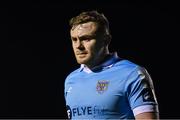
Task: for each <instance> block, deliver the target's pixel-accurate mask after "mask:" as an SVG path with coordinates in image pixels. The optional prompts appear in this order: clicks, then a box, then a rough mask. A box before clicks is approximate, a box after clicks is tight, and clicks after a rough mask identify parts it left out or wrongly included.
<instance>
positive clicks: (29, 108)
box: [0, 0, 180, 119]
mask: <svg viewBox="0 0 180 120" xmlns="http://www.w3.org/2000/svg"><path fill="white" fill-rule="evenodd" d="M0 8H1V11H0V12H1V24H0V26H1V29H2V32H1V37H2V39H1V42H3V43H4V44H2V48H3V49H2V54H1V60H2V61H3V62H1V66H2V67H1V69H2V72H1V82H2V84H1V85H2V87H1V89H2V90H1V91H2V93H1V100H2V102H1V103H0V118H48V119H53V118H58V119H60V118H62V119H63V118H67V116H66V110H65V101H64V80H65V78H66V76H67V75H68V74H69V73H70V72H71V71H72V70H74V69H76V68H78V67H79V65H78V64H77V63H76V61H75V58H74V55H73V51H72V48H71V41H70V36H69V26H68V22H69V19H70V18H71V17H73V16H75V15H77V14H79V13H80V12H82V11H85V10H97V11H99V12H101V13H104V15H105V16H106V17H107V18H108V20H109V22H110V29H111V34H112V42H111V44H110V50H111V51H112V52H113V51H117V52H118V55H119V56H120V57H122V58H125V59H129V60H131V61H133V62H135V63H137V64H139V65H142V66H144V67H145V68H146V69H147V70H148V71H149V73H150V75H151V77H152V79H153V82H154V86H155V90H156V91H155V92H156V95H157V99H158V102H159V110H160V117H161V118H169V119H171V118H180V112H179V108H180V102H179V101H180V98H179V84H178V83H179V81H178V80H179V78H178V74H179V70H178V68H179V51H178V50H179V44H178V40H179V39H180V38H179V24H180V22H179V21H180V16H179V15H180V13H179V5H178V4H177V2H175V1H157V0H149V1H133V2H130V1H117V0H111V1H109V0H98V1H95V0H86V1H85V0H84V1H83V0H59V1H58V0H43V1H6V2H4V3H1V4H0Z"/></svg>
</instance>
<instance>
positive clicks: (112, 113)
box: [65, 11, 159, 119]
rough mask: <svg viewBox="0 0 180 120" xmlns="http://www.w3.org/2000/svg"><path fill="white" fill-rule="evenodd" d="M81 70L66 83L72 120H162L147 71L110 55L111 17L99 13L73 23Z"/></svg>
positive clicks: (88, 15) (112, 54) (84, 14)
mask: <svg viewBox="0 0 180 120" xmlns="http://www.w3.org/2000/svg"><path fill="white" fill-rule="evenodd" d="M70 26H71V30H70V35H71V40H72V47H73V51H74V54H75V57H76V60H77V63H78V64H80V65H81V67H80V68H78V69H77V70H75V71H73V72H72V73H71V74H70V75H68V77H67V78H66V81H65V100H66V105H67V113H68V117H69V118H70V119H108V118H109V119H158V116H159V115H158V103H157V100H156V96H155V93H154V88H153V83H152V80H151V78H150V76H149V74H148V73H147V71H146V70H145V68H143V67H140V66H139V65H137V64H135V63H132V62H130V61H128V60H124V59H121V58H119V57H118V56H117V54H116V52H115V53H110V52H109V50H108V45H109V43H110V40H111V35H110V31H109V23H108V20H107V18H106V17H105V16H104V15H103V14H100V13H98V12H97V11H87V12H82V13H81V14H80V15H78V16H76V17H74V18H72V19H71V20H70Z"/></svg>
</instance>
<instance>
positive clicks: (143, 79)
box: [126, 67, 158, 115]
mask: <svg viewBox="0 0 180 120" xmlns="http://www.w3.org/2000/svg"><path fill="white" fill-rule="evenodd" d="M126 87H127V97H128V100H129V104H130V107H131V109H132V110H133V113H134V115H137V114H140V113H143V112H158V103H157V99H156V96H155V90H154V86H153V81H152V79H151V77H150V75H149V74H148V72H147V70H146V69H145V68H142V67H137V68H136V69H135V70H134V71H133V72H132V73H131V74H130V75H129V77H128V80H127V84H126Z"/></svg>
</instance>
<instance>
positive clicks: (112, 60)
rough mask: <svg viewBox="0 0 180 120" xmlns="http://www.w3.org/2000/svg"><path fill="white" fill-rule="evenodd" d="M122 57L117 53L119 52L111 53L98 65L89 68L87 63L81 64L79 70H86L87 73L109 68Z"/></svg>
mask: <svg viewBox="0 0 180 120" xmlns="http://www.w3.org/2000/svg"><path fill="white" fill-rule="evenodd" d="M119 60H120V58H119V57H118V55H117V52H115V53H112V54H110V57H109V58H108V59H107V60H106V61H105V62H103V63H101V64H100V65H98V66H95V67H93V68H92V69H90V68H88V67H87V66H86V65H84V64H81V66H80V69H79V72H81V71H84V72H86V73H92V72H95V71H99V70H103V69H107V68H110V67H112V66H113V64H114V63H116V62H117V61H119Z"/></svg>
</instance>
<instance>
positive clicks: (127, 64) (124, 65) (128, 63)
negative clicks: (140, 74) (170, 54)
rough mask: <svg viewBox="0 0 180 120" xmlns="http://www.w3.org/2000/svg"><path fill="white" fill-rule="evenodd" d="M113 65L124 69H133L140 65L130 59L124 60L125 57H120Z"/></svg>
mask: <svg viewBox="0 0 180 120" xmlns="http://www.w3.org/2000/svg"><path fill="white" fill-rule="evenodd" d="M114 67H118V68H120V69H125V70H130V71H131V70H134V69H136V68H137V67H140V66H139V65H138V64H136V63H134V62H132V61H130V60H126V59H122V60H120V61H118V62H117V63H116V64H115V65H114Z"/></svg>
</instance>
